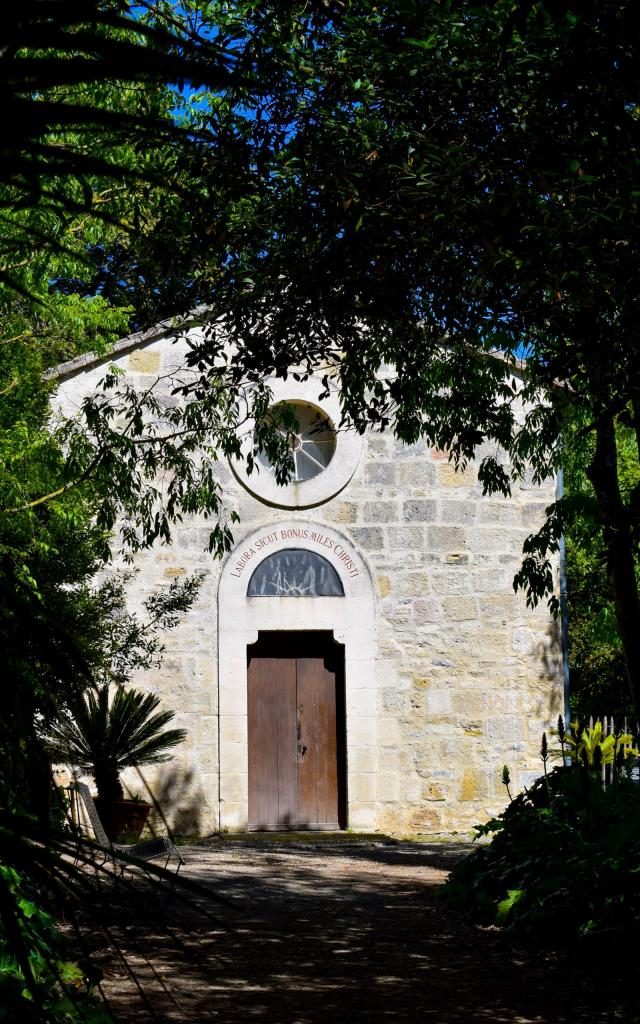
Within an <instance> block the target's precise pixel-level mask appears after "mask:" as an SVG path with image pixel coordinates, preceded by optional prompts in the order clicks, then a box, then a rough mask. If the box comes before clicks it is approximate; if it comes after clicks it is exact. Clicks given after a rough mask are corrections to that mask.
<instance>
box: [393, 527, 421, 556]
mask: <svg viewBox="0 0 640 1024" xmlns="http://www.w3.org/2000/svg"><path fill="white" fill-rule="evenodd" d="M387 537H388V544H389V547H390V548H391V550H392V551H400V550H407V551H411V550H414V551H415V550H421V549H422V548H423V546H424V530H423V528H422V527H421V526H390V527H389V529H388V530H387Z"/></svg>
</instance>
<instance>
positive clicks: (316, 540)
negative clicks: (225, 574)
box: [231, 527, 360, 579]
mask: <svg viewBox="0 0 640 1024" xmlns="http://www.w3.org/2000/svg"><path fill="white" fill-rule="evenodd" d="M296 540H306V541H310V542H311V543H312V544H313V545H315V546H316V547H318V548H320V549H321V550H325V551H326V550H327V549H328V550H329V551H333V553H334V555H335V556H336V557H337V558H338V559H339V560H340V561H341V562H342V564H343V566H344V569H345V572H346V574H347V576H349V577H351V579H354V578H355V577H356V576H359V575H360V570H359V569H358V566H357V565H356V563H355V561H354V560H353V558H352V557H351V554H350V553H349V551H348V550H347V549H346V548H345V547H344V545H343V544H342V543H341V542H340V541H334V540H332V539H331V538H330V537H327V535H326V534H324V533H320V531H319V530H308V529H306V528H305V527H300V528H298V527H295V528H291V529H288V530H273V531H272V532H271V533H265V534H263V536H262V537H258V539H257V540H255V541H254V542H253V544H252V545H251V547H249V548H246V550H245V551H243V552H242V553H241V554H240V555H239V557H238V558H237V560H236V563H235V565H234V567H233V569H232V571H231V575H232V576H235V577H236V579H240V577H241V576H242V574H243V572H244V570H245V569H246V567H247V565H249V563H250V562H251V561H252V560H253V559H254V558H255V557H256V555H257V554H258V553H259V552H261V551H265V550H266V549H267V548H270V547H271V546H272V545H273V544H278V543H281V542H282V541H296Z"/></svg>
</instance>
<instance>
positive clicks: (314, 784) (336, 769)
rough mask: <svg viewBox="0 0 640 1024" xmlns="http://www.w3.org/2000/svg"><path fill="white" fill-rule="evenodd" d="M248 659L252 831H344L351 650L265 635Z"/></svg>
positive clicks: (309, 636) (303, 636) (314, 637)
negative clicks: (346, 657) (346, 686)
mask: <svg viewBox="0 0 640 1024" xmlns="http://www.w3.org/2000/svg"><path fill="white" fill-rule="evenodd" d="M247 654H248V671H247V679H248V716H249V721H248V732H249V828H250V829H255V830H266V831H268V830H282V829H315V830H324V829H338V828H343V827H344V825H345V820H344V819H345V800H344V776H345V772H344V654H343V648H341V647H340V646H339V645H338V644H336V643H334V641H333V638H332V637H331V635H330V634H324V633H284V632H283V633H264V634H261V636H260V638H259V640H258V642H257V643H256V644H253V645H252V646H251V647H249V648H248V650H247Z"/></svg>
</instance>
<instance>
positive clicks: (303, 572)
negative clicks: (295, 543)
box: [247, 548, 344, 597]
mask: <svg viewBox="0 0 640 1024" xmlns="http://www.w3.org/2000/svg"><path fill="white" fill-rule="evenodd" d="M247 596H248V597H344V589H343V586H342V583H341V582H340V577H339V576H338V574H337V572H336V570H335V569H334V568H333V566H332V565H331V563H330V562H328V561H327V560H326V558H323V557H322V555H317V554H316V553H315V551H305V550H304V549H303V548H286V549H285V550H284V551H277V552H276V553H275V554H273V555H269V557H268V558H265V560H264V562H261V563H260V565H259V566H258V567H257V569H255V571H254V573H253V575H252V577H251V579H250V580H249V589H248V590H247Z"/></svg>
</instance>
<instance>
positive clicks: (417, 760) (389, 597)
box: [58, 337, 563, 833]
mask: <svg viewBox="0 0 640 1024" xmlns="http://www.w3.org/2000/svg"><path fill="white" fill-rule="evenodd" d="M179 360H180V346H179V345H178V346H176V345H174V344H172V342H171V341H170V340H168V339H166V338H163V337H159V338H158V339H152V340H151V341H150V342H147V344H146V345H144V346H143V347H135V346H133V347H132V348H130V349H127V347H126V346H124V347H123V349H121V350H120V352H118V353H116V355H115V358H114V360H113V361H114V362H115V363H117V364H119V365H120V366H122V368H123V369H125V370H126V371H127V373H128V374H129V376H130V378H131V379H132V380H133V381H135V382H138V383H140V384H141V385H142V384H148V382H149V381H150V380H151V379H152V378H153V377H154V376H155V375H156V374H158V373H159V372H161V371H162V370H163V368H164V367H166V366H168V365H172V366H174V365H176V363H179ZM104 371H105V366H104V365H102V366H92V365H91V364H87V365H86V366H80V367H77V368H76V369H74V368H73V367H72V368H70V369H69V370H68V371H67V374H66V379H65V380H64V381H63V383H62V384H61V387H60V391H59V397H58V401H59V404H60V406H61V408H62V409H63V411H64V412H66V413H69V412H71V411H73V408H74V407H75V406H77V405H78V403H79V401H80V400H81V397H82V395H83V394H85V393H87V391H89V390H90V389H92V388H94V387H95V386H96V385H97V383H98V381H99V380H100V378H101V376H102V375H103V374H104ZM169 397H170V396H169V394H167V400H169ZM218 475H219V479H220V481H221V483H222V484H223V487H224V494H225V502H226V505H227V508H228V509H229V510H231V509H235V510H236V511H238V512H239V514H240V517H241V522H240V524H239V526H237V527H235V529H234V533H235V535H236V538H237V545H236V551H235V555H236V558H237V557H238V555H237V552H238V551H242V542H243V537H244V536H246V535H248V534H249V533H251V532H253V531H254V530H255V529H256V528H257V527H262V526H264V528H265V530H268V529H269V528H270V527H277V525H278V523H279V522H281V521H283V520H284V519H292V518H294V519H296V520H299V521H301V522H303V523H316V524H317V523H326V524H327V525H330V526H332V527H333V528H334V529H336V530H338V531H340V532H341V533H342V534H344V536H345V537H347V538H348V539H349V540H350V541H351V543H352V545H353V547H354V548H355V549H356V550H357V551H359V553H360V554H361V555H362V557H363V559H364V560H365V562H366V564H367V565H368V567H369V569H370V573H371V578H372V583H373V587H374V593H375V602H376V651H375V664H376V669H375V671H376V683H377V689H376V692H377V698H376V700H377V705H376V707H375V708H371V709H370V713H371V715H372V716H375V718H376V719H377V738H376V745H375V749H373V752H372V755H371V756H373V757H375V760H376V765H375V767H376V771H377V785H376V792H375V794H371V798H372V799H375V804H376V808H377V812H376V827H377V828H378V829H380V830H384V831H390V832H402V833H415V832H423V833H424V832H426V833H439V832H452V831H458V832H459V831H469V830H470V829H471V827H472V825H473V824H474V823H475V822H478V821H482V820H486V818H487V816H489V815H490V814H493V813H495V812H497V811H499V810H501V809H502V808H503V807H504V804H505V793H504V789H503V787H502V785H501V772H502V766H503V764H505V763H506V764H508V765H509V768H510V770H511V774H512V778H513V779H514V782H515V785H516V787H517V786H518V784H519V783H520V782H521V781H524V780H530V778H531V777H532V776H533V775H535V774H538V773H539V769H540V765H539V762H538V759H537V751H538V749H539V745H540V737H541V733H542V731H543V730H545V729H546V730H548V729H549V727H550V725H552V724H553V723H554V722H555V721H556V719H557V716H558V714H559V712H561V711H562V710H563V708H562V700H563V693H562V689H563V688H562V666H561V654H560V642H559V635H558V626H557V624H556V623H555V622H554V621H553V620H552V619H551V617H550V616H549V614H548V611H547V609H546V607H541V608H538V609H536V610H533V611H532V610H530V609H527V608H526V606H525V601H524V599H523V597H522V595H516V594H514V591H513V586H512V580H513V576H514V574H515V572H516V570H517V568H518V566H519V561H520V553H521V548H522V542H523V540H524V538H525V537H526V536H527V535H528V534H529V533H531V532H532V531H533V530H535V529H536V528H537V526H538V525H539V524H541V523H542V521H543V518H544V510H545V507H546V506H547V505H548V504H550V502H551V501H553V500H554V496H555V482H554V481H552V480H549V481H547V482H546V483H545V484H543V485H542V486H534V485H531V484H528V483H526V482H525V483H522V484H519V485H516V487H515V489H514V493H513V495H512V496H511V497H510V498H503V497H500V496H492V497H483V495H482V493H481V488H480V487H479V485H478V482H477V475H476V470H475V467H474V466H473V465H470V466H467V467H466V468H465V469H464V471H462V472H456V471H455V470H454V468H453V466H452V465H451V464H450V463H449V462H448V460H447V457H446V455H445V454H444V453H442V452H440V451H437V450H433V449H430V448H429V447H428V446H427V445H426V444H424V443H418V444H415V445H412V446H405V445H402V444H400V443H398V442H397V441H395V440H394V438H393V437H392V436H390V435H385V434H382V435H380V434H373V433H372V434H370V435H368V436H367V437H365V438H364V443H363V448H362V454H361V457H360V460H359V463H358V466H357V469H356V471H355V474H354V475H353V477H352V479H351V480H350V482H349V483H348V484H347V486H346V487H345V488H344V490H342V491H341V492H340V493H339V494H337V495H336V496H335V497H334V498H332V499H331V500H330V501H328V502H326V503H325V504H323V505H321V506H319V507H317V508H313V509H309V510H307V511H297V512H292V511H291V510H286V511H285V510H280V509H276V508H272V507H270V506H268V505H265V504H263V503H262V502H261V501H259V500H257V499H256V498H254V497H253V496H252V495H251V494H249V493H248V492H247V490H246V489H245V488H244V487H243V486H242V485H241V484H240V483H239V481H238V480H237V478H236V476H235V475H234V473H233V472H232V471H231V469H230V468H229V466H228V465H227V464H226V463H220V465H219V467H218ZM209 528H210V527H209V524H207V523H206V522H205V521H200V520H198V519H196V518H194V519H193V520H192V521H190V522H188V523H187V522H185V523H184V524H183V525H182V526H179V527H177V528H176V531H175V540H174V543H173V545H172V546H171V547H158V548H156V549H154V550H153V551H150V552H145V553H142V554H141V555H140V556H138V558H137V559H136V563H137V567H138V569H139V570H140V572H139V575H138V578H137V582H136V590H135V593H134V595H133V600H134V602H136V603H140V602H141V601H142V600H143V599H144V597H145V596H146V595H147V594H148V593H150V592H152V591H153V590H154V589H155V588H157V587H158V586H160V585H162V584H166V583H168V582H170V581H171V580H173V579H175V578H176V577H178V576H181V575H182V574H184V573H191V572H194V571H196V570H198V571H200V570H203V571H204V572H205V573H206V577H205V582H204V585H203V587H202V590H201V593H200V597H199V600H198V603H197V605H196V607H195V608H194V609H193V610H192V611H191V613H190V614H189V615H188V616H187V618H186V619H185V620H184V621H183V622H182V623H181V624H180V625H179V626H178V627H177V628H176V629H175V630H173V631H172V632H171V633H170V634H168V635H167V641H166V654H165V657H164V661H163V664H162V666H161V667H160V668H159V669H157V670H154V671H153V672H150V673H147V674H146V675H145V676H144V677H141V678H140V679H138V680H136V684H138V685H142V686H144V687H146V688H148V689H151V690H154V691H157V692H160V693H162V695H163V697H164V698H165V703H166V705H167V706H168V707H171V708H174V709H175V710H176V711H177V712H178V714H177V719H176V724H178V725H180V726H184V727H185V728H186V729H187V731H188V740H187V742H186V744H185V745H184V746H183V747H182V748H180V749H179V751H178V752H177V755H176V757H175V759H174V761H172V762H171V763H169V764H165V765H160V766H158V767H157V768H156V769H155V770H149V769H146V770H145V776H146V777H148V778H149V780H150V781H151V783H152V785H153V787H154V789H155V791H156V793H157V794H158V796H159V798H160V802H161V803H162V804H163V806H165V807H167V808H169V809H170V813H171V817H172V820H173V823H174V826H175V827H177V828H178V829H179V830H180V831H183V832H187V833H193V832H200V833H206V832H210V831H212V830H215V829H216V828H217V825H218V820H219V819H218V811H219V808H218V797H219V779H218V764H219V758H218V737H219V733H218V717H217V715H218V703H217V700H218V698H217V680H218V663H217V662H218V658H217V623H216V608H217V586H218V581H219V577H220V572H221V565H220V563H218V562H216V561H215V560H213V559H212V558H211V556H210V555H209V554H208V553H207V552H206V544H207V540H208V535H209ZM230 557H231V558H233V557H234V552H232V554H231V556H230ZM359 756H360V755H359ZM127 781H128V783H129V784H130V785H131V786H132V788H134V789H136V788H138V789H139V786H138V785H137V780H136V778H135V776H134V775H132V774H130V775H128V776H127Z"/></svg>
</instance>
